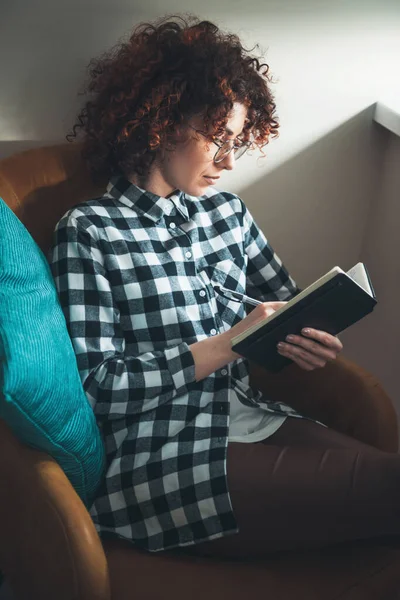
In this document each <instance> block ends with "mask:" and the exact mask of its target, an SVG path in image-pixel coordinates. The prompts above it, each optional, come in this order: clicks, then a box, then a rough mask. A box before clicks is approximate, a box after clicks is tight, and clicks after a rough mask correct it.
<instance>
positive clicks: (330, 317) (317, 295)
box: [232, 273, 377, 372]
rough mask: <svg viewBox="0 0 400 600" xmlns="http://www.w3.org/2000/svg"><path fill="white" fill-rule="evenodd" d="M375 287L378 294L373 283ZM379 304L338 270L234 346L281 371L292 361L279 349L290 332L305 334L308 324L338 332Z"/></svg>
mask: <svg viewBox="0 0 400 600" xmlns="http://www.w3.org/2000/svg"><path fill="white" fill-rule="evenodd" d="M371 290H372V293H374V292H373V288H372V286H371ZM376 303H377V301H376V298H375V297H374V296H370V295H369V294H368V293H367V292H366V291H364V290H363V289H362V288H361V287H360V286H359V285H358V284H357V283H355V282H354V281H353V280H352V279H351V278H350V277H349V276H348V275H346V274H345V273H337V274H336V275H335V276H334V277H333V278H332V279H330V280H329V281H327V282H325V283H324V284H323V285H321V286H320V287H318V288H317V289H315V290H314V291H312V292H311V293H310V294H308V295H307V296H306V297H305V298H303V299H301V300H299V301H298V302H297V303H296V304H294V305H293V306H291V307H289V308H287V310H285V311H284V312H282V313H281V314H277V316H276V317H274V318H273V319H272V320H270V321H268V322H267V323H265V325H263V326H261V327H260V328H259V329H257V331H254V332H253V333H251V334H249V335H248V336H247V337H246V338H245V339H242V340H241V341H240V342H239V343H236V344H235V342H234V340H232V349H233V350H234V351H235V352H237V353H238V354H241V355H242V356H244V357H245V358H247V359H249V360H250V361H252V362H254V363H257V364H258V365H260V366H262V367H264V368H265V369H267V370H268V371H272V372H277V371H280V370H281V369H282V368H283V367H285V366H286V365H288V364H290V363H291V362H292V361H291V360H290V359H288V358H286V357H284V356H281V355H280V354H278V351H277V344H278V342H281V341H284V340H285V338H286V336H287V335H288V334H290V333H292V334H295V335H301V330H302V329H303V328H304V327H312V328H314V329H319V330H321V331H326V332H327V333H330V334H332V335H337V334H338V333H340V332H341V331H343V330H344V329H346V328H347V327H349V326H350V325H353V324H354V323H356V322H357V321H359V320H360V319H362V318H363V317H364V316H365V315H367V314H368V313H370V312H371V311H372V310H373V309H374V306H375V305H376ZM242 335H243V334H242Z"/></svg>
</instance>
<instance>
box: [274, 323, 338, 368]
mask: <svg viewBox="0 0 400 600" xmlns="http://www.w3.org/2000/svg"><path fill="white" fill-rule="evenodd" d="M281 344H282V346H281ZM342 350H343V344H342V342H341V341H340V340H339V339H338V338H337V337H335V336H334V335H331V334H330V333H326V332H325V331H318V329H311V328H306V329H303V330H302V335H288V336H287V337H286V340H285V341H284V342H280V343H279V344H278V352H279V354H281V355H282V356H285V357H286V358H290V359H291V360H293V361H294V362H295V363H296V364H298V365H299V367H301V368H302V369H304V370H305V371H313V370H314V369H319V368H321V367H325V365H326V363H327V362H329V361H331V360H335V358H336V357H337V355H338V354H339V353H340V352H341V351H342Z"/></svg>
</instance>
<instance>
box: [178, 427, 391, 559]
mask: <svg viewBox="0 0 400 600" xmlns="http://www.w3.org/2000/svg"><path fill="white" fill-rule="evenodd" d="M227 468H228V483H229V490H230V495H231V500H232V505H233V510H234V513H235V516H236V518H237V521H238V524H239V528H240V532H239V533H238V534H236V535H229V536H226V537H224V538H220V539H217V540H213V541H210V542H204V543H201V544H197V545H195V546H192V547H191V548H190V550H189V549H188V550H189V552H190V553H195V554H202V555H214V556H227V557H241V558H246V557H250V556H260V555H263V554H268V553H271V552H276V551H282V550H296V549H306V548H313V547H322V546H326V545H329V544H333V543H338V542H342V541H348V540H356V539H365V538H370V537H375V536H385V535H395V534H399V533H400V456H399V455H397V454H389V453H385V452H382V451H380V450H377V449H375V448H373V447H371V446H368V445H366V444H363V443H362V442H358V441H357V440H354V439H352V438H349V437H347V436H345V435H343V434H340V433H337V432H335V431H333V430H331V429H327V428H325V427H322V426H320V425H318V424H316V423H313V422H311V421H308V420H305V419H295V418H288V419H287V421H286V422H285V423H284V424H283V425H282V427H281V428H280V429H279V430H278V431H277V432H276V433H275V434H274V435H273V436H271V437H270V438H268V439H267V440H264V441H263V442H261V443H256V444H239V443H231V444H229V446H228V460H227Z"/></svg>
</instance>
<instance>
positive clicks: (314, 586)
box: [104, 542, 400, 600]
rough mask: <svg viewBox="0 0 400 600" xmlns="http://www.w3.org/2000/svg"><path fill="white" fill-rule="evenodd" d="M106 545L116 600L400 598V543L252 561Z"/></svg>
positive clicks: (357, 545)
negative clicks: (148, 551)
mask: <svg viewBox="0 0 400 600" xmlns="http://www.w3.org/2000/svg"><path fill="white" fill-rule="evenodd" d="M104 545H105V550H106V555H107V559H108V565H109V569H110V577H111V589H112V600H134V599H135V598H140V600H160V598H166V599H169V598H173V599H174V600H187V599H188V598H190V600H204V599H207V600H225V599H226V600H244V599H246V598H254V599H256V598H257V599H258V598H260V599H261V598H262V599H265V600H267V599H268V600H339V599H340V600H395V599H398V598H400V542H399V543H398V544H392V545H384V544H381V545H377V543H376V542H375V543H374V542H354V543H352V544H349V543H347V544H345V545H337V546H335V547H330V548H325V549H323V550H318V551H316V550H313V551H307V552H303V553H299V552H297V553H293V554H292V553H284V554H281V555H277V556H274V557H270V558H268V559H263V560H259V561H252V562H251V563H248V562H239V561H223V560H218V561H216V560H215V559H212V560H211V559H207V558H200V557H199V558H197V557H192V556H184V557H183V556H182V555H181V554H180V555H174V554H172V553H163V554H158V553H157V554H148V553H144V552H141V551H137V550H135V549H131V548H127V547H126V546H125V545H120V544H119V543H118V542H116V543H114V542H106V543H105V544H104ZM135 574H137V575H135Z"/></svg>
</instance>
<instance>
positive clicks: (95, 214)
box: [56, 195, 115, 230]
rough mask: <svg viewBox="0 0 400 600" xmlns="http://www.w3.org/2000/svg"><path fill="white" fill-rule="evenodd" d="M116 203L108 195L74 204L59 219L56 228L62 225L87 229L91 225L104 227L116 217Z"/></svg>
mask: <svg viewBox="0 0 400 600" xmlns="http://www.w3.org/2000/svg"><path fill="white" fill-rule="evenodd" d="M113 211H115V203H114V202H113V200H112V198H109V197H108V196H107V195H105V196H99V197H97V198H91V199H88V200H85V201H83V202H79V203H78V204H74V205H73V206H72V207H71V208H70V209H68V210H67V212H65V213H64V215H63V216H62V217H61V219H60V220H59V221H58V223H57V225H56V229H59V228H62V227H82V228H83V229H85V230H87V229H88V227H90V225H93V226H95V227H104V226H105V225H107V223H109V221H110V220H111V219H113V218H115V215H113Z"/></svg>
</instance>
